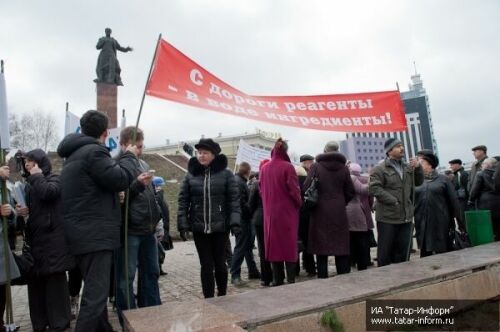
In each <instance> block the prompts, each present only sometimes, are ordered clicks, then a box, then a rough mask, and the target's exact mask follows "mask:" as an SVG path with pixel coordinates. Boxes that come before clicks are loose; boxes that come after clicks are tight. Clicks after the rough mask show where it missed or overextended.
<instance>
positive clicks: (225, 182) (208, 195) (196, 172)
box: [177, 154, 241, 234]
mask: <svg viewBox="0 0 500 332" xmlns="http://www.w3.org/2000/svg"><path fill="white" fill-rule="evenodd" d="M240 214H241V209H240V198H239V194H238V186H237V185H236V181H235V179H234V175H233V173H231V171H230V170H228V169H227V158H226V156H225V155H223V154H219V155H216V156H215V159H214V160H213V161H212V163H211V164H210V165H209V166H208V167H205V166H203V165H201V164H200V163H199V161H198V160H197V159H196V157H193V158H191V159H190V160H189V163H188V173H187V174H186V177H185V178H184V181H183V182H182V184H181V190H180V192H179V211H178V213H177V229H178V230H179V231H192V232H197V233H205V234H210V233H222V232H229V229H230V228H231V227H233V226H240Z"/></svg>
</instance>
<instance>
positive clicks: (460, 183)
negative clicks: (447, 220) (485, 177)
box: [453, 167, 469, 201]
mask: <svg viewBox="0 0 500 332" xmlns="http://www.w3.org/2000/svg"><path fill="white" fill-rule="evenodd" d="M468 182H469V173H468V172H466V171H465V170H464V168H463V167H461V168H460V169H459V170H458V171H456V172H453V186H454V187H455V192H456V193H457V198H458V199H459V200H465V201H467V200H468V198H469V191H468V189H467V184H468ZM460 191H461V192H462V193H463V194H465V197H463V198H460V196H459V192H460Z"/></svg>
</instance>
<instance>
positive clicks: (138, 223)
mask: <svg viewBox="0 0 500 332" xmlns="http://www.w3.org/2000/svg"><path fill="white" fill-rule="evenodd" d="M133 163H134V171H133V174H132V175H133V177H134V178H135V180H134V181H133V182H132V184H131V185H130V188H129V191H128V192H129V195H130V199H129V209H128V211H129V219H128V234H129V235H139V236H140V235H150V234H153V233H154V232H155V228H156V224H158V222H159V221H160V218H161V216H160V207H159V205H158V203H157V201H156V193H155V189H154V187H153V184H150V185H148V186H144V185H143V184H142V183H141V182H139V181H137V177H138V176H139V175H140V174H141V173H144V172H146V171H148V170H149V166H148V164H146V162H145V161H143V160H139V159H137V158H135V159H133ZM124 213H125V211H123V215H124Z"/></svg>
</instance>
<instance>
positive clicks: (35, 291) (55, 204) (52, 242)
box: [19, 149, 73, 331]
mask: <svg viewBox="0 0 500 332" xmlns="http://www.w3.org/2000/svg"><path fill="white" fill-rule="evenodd" d="M24 165H25V174H26V175H28V177H27V180H26V182H27V184H26V203H27V205H28V207H27V209H19V211H20V212H21V214H24V215H26V213H29V219H28V222H27V226H26V227H27V228H26V236H27V241H28V243H29V244H30V245H31V253H32V255H33V258H34V266H33V270H32V276H31V277H30V278H29V280H28V300H29V308H30V317H31V324H32V325H33V331H45V330H46V328H47V327H48V328H49V329H50V330H51V331H64V330H66V329H67V328H69V322H70V304H69V291H68V283H67V280H66V271H67V270H69V269H71V268H72V267H73V258H72V256H70V254H69V249H68V246H67V245H66V240H65V237H64V228H63V215H62V201H61V184H60V182H59V176H58V175H55V174H52V166H51V164H50V161H49V158H48V157H47V155H46V154H45V152H44V151H43V150H40V149H36V150H33V151H30V152H28V153H27V154H26V155H25V156H24Z"/></svg>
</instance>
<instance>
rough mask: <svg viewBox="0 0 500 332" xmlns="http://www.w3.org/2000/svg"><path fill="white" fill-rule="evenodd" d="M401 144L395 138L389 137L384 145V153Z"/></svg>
mask: <svg viewBox="0 0 500 332" xmlns="http://www.w3.org/2000/svg"><path fill="white" fill-rule="evenodd" d="M399 144H403V142H401V141H400V140H398V139H397V138H394V137H391V138H389V139H388V140H387V141H385V143H384V151H385V154H388V153H389V151H391V150H392V149H393V148H394V147H395V146H396V145H399Z"/></svg>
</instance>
